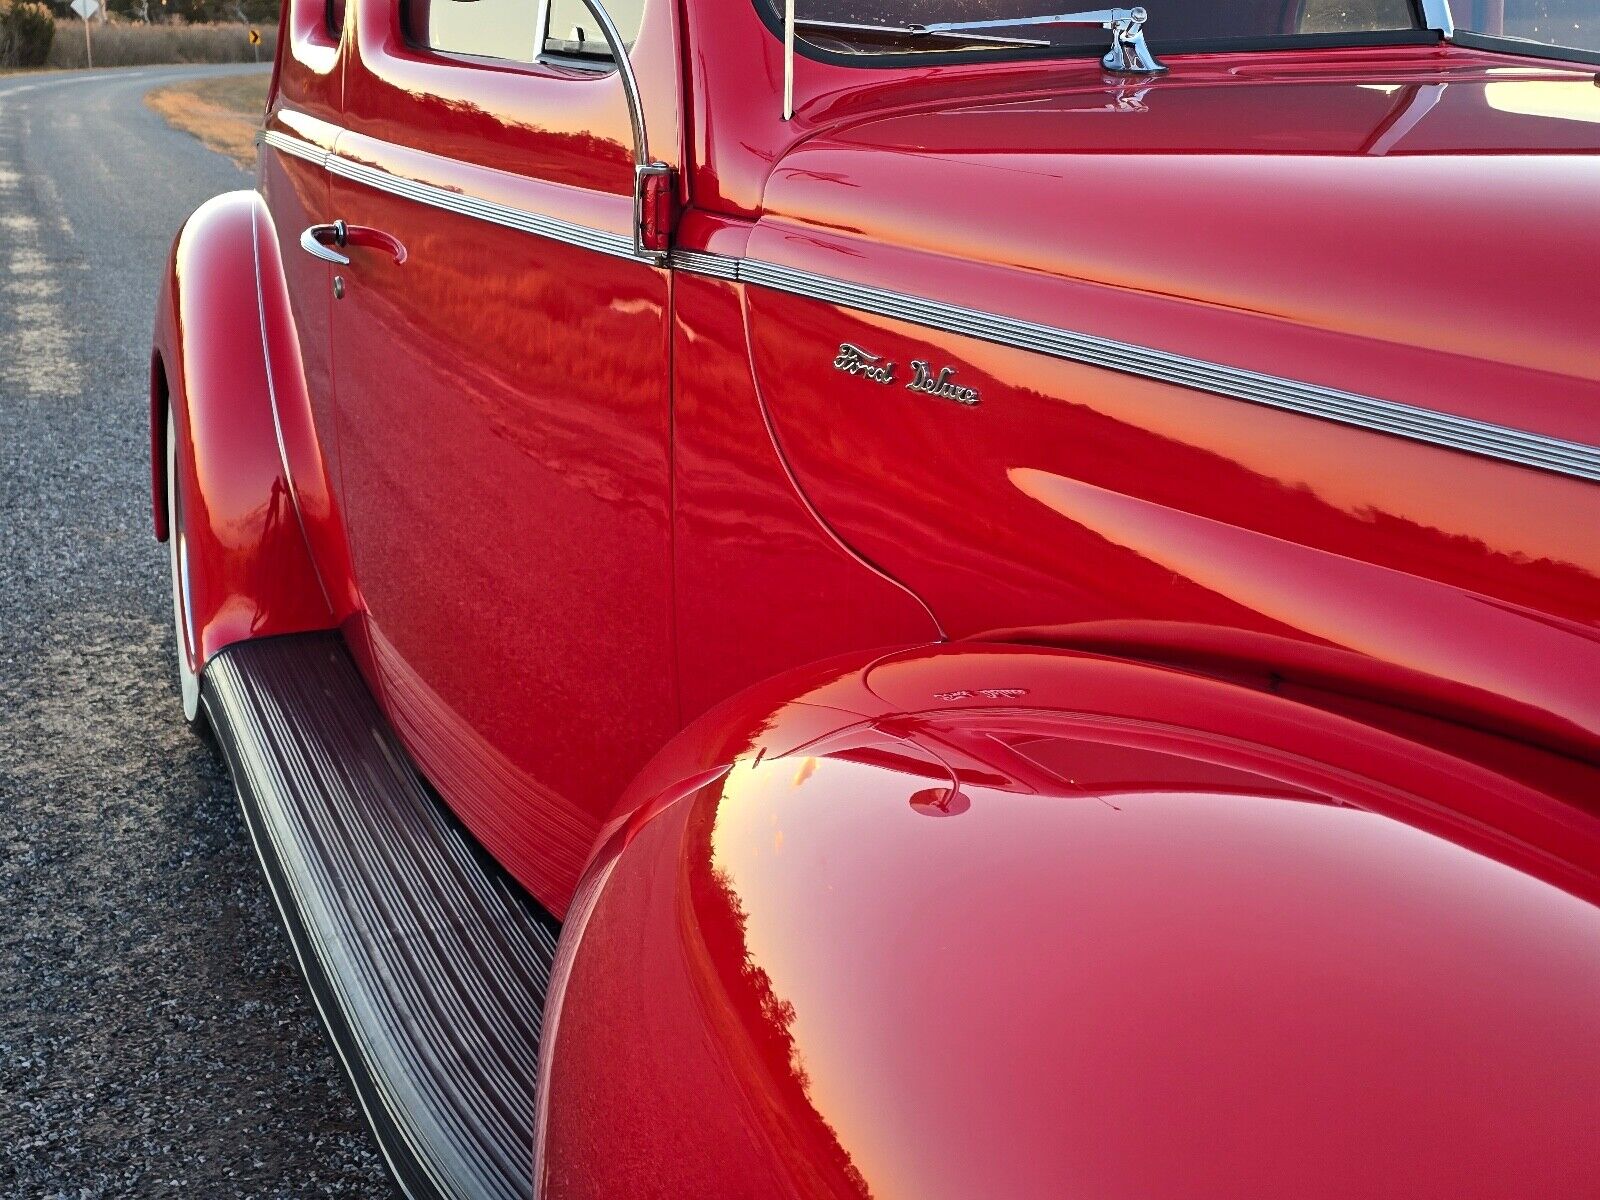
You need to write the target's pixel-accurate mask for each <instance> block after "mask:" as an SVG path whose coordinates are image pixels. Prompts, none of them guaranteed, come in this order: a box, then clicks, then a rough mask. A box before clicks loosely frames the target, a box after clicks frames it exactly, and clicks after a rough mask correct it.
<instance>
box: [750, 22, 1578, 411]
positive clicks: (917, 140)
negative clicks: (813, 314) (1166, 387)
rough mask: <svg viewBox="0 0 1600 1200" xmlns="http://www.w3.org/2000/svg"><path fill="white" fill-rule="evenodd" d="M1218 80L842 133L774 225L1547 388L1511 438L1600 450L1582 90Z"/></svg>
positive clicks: (1206, 67)
mask: <svg viewBox="0 0 1600 1200" xmlns="http://www.w3.org/2000/svg"><path fill="white" fill-rule="evenodd" d="M1227 61H1228V62H1229V63H1232V64H1233V65H1231V66H1222V65H1219V64H1220V62H1221V60H1217V59H1208V58H1205V57H1200V56H1192V57H1190V58H1188V59H1177V58H1175V59H1173V60H1172V61H1171V67H1172V69H1171V71H1170V73H1169V74H1168V75H1165V76H1162V77H1160V78H1158V79H1156V80H1154V81H1148V82H1147V81H1142V80H1141V81H1126V80H1124V81H1113V80H1111V79H1110V77H1106V76H1101V75H1099V74H1098V73H1095V74H1094V75H1093V76H1092V77H1091V76H1088V75H1087V74H1082V75H1079V76H1078V78H1079V79H1080V80H1082V82H1080V83H1071V82H1062V76H1063V75H1066V74H1068V72H1069V71H1076V70H1078V68H1077V67H1076V66H1072V67H1068V68H1063V66H1062V64H1053V67H1052V75H1051V78H1052V80H1053V82H1054V86H1052V87H1046V88H1042V89H1041V88H1038V87H1035V88H1033V89H1030V90H1019V89H1018V88H1017V87H1015V86H1014V85H1015V81H1014V80H1013V86H1011V87H1009V88H1008V91H1007V94H1005V95H1003V96H1001V95H993V94H990V95H976V94H970V93H969V94H966V95H962V94H951V95H943V96H938V95H934V96H932V97H931V98H928V99H924V100H921V101H912V100H911V99H910V97H909V96H907V97H905V98H904V101H905V107H902V108H899V109H898V110H897V111H893V112H885V111H883V109H882V108H880V109H879V110H878V111H877V112H876V113H861V112H858V113H854V114H850V113H844V112H839V113H837V114H836V115H835V118H834V120H833V122H832V124H831V125H829V126H828V127H826V128H825V129H823V131H821V132H819V133H817V134H815V135H813V136H811V137H809V138H806V139H805V140H803V141H802V142H801V143H799V144H798V145H797V146H796V147H795V148H794V149H793V150H791V151H790V152H789V153H788V154H787V155H786V156H784V157H783V158H782V159H781V160H780V161H779V163H778V164H777V165H776V167H775V169H774V171H773V173H772V175H771V177H770V180H769V182H768V187H767V191H766V196H765V201H764V207H765V212H766V213H767V219H768V221H769V222H770V223H774V224H776V225H777V226H779V227H783V226H786V225H799V226H806V227H809V228H810V229H812V230H825V231H828V232H829V233H830V234H834V235H837V236H839V237H840V238H845V239H848V238H851V237H860V238H861V239H862V241H863V242H864V243H871V244H875V245H883V246H889V247H904V248H905V249H907V250H908V251H911V252H913V253H915V252H917V251H925V252H931V253H934V254H938V255H941V256H947V257H950V258H955V259H959V260H962V262H963V263H964V264H971V265H992V266H995V267H1004V268H1021V269H1024V270H1026V271H1029V272H1036V273H1040V274H1043V275H1046V276H1052V277H1058V278H1061V279H1065V280H1071V281H1074V282H1080V283H1087V284H1090V285H1099V286H1103V287H1107V288H1113V289H1116V290H1117V291H1118V292H1119V293H1122V294H1123V295H1127V294H1129V293H1136V294H1140V295H1143V296H1148V297H1158V298H1161V299H1162V300H1176V301H1179V302H1190V303H1198V304H1202V305H1205V306H1209V307H1212V308H1214V309H1216V310H1218V311H1220V312H1225V313H1232V314H1239V315H1248V316H1257V317H1266V318H1269V319H1281V320H1284V321H1288V322H1293V323H1295V324H1297V325H1299V326H1302V327H1306V328H1310V329H1314V330H1317V331H1318V332H1319V333H1332V334H1343V335H1351V336H1355V337H1361V338H1370V339H1373V340H1374V341H1375V342H1387V343H1399V344H1402V345H1406V346H1412V347H1427V348H1429V349H1430V350H1431V351H1442V352H1445V353H1447V354H1459V355H1462V356H1465V357H1466V358H1467V359H1470V360H1474V361H1485V362H1491V363H1493V364H1495V365H1497V366H1500V367H1504V368H1507V369H1509V370H1511V371H1513V372H1520V371H1522V370H1533V371H1537V372H1539V373H1540V375H1541V376H1542V377H1543V378H1542V379H1541V380H1540V387H1539V388H1538V389H1537V390H1538V393H1539V394H1538V396H1537V397H1531V398H1530V400H1529V404H1528V411H1527V412H1526V413H1523V414H1520V415H1521V417H1522V419H1519V420H1517V421H1515V422H1513V423H1515V424H1518V425H1522V426H1524V427H1527V428H1533V429H1535V430H1537V431H1539V432H1545V433H1550V434H1552V435H1555V436H1562V437H1567V438H1569V439H1572V440H1577V441H1586V442H1590V443H1593V442H1595V441H1600V418H1597V414H1596V411H1595V410H1596V408H1597V407H1600V406H1597V405H1596V404H1595V403H1594V398H1595V393H1594V385H1595V383H1596V382H1597V378H1600V377H1597V370H1600V367H1597V363H1600V359H1597V357H1596V355H1595V354H1594V326H1593V315H1594V311H1595V309H1594V303H1593V301H1592V296H1593V276H1594V269H1595V266H1596V264H1597V263H1600V199H1597V197H1600V86H1596V82H1595V75H1594V72H1593V70H1592V69H1590V70H1583V71H1580V70H1578V69H1577V68H1572V67H1566V66H1562V65H1551V64H1544V65H1531V64H1529V63H1528V62H1527V61H1526V60H1519V59H1514V58H1507V57H1503V56H1493V55H1486V54H1481V53H1476V52H1469V51H1464V50H1458V49H1454V48H1448V47H1447V48H1429V49H1427V50H1425V51H1418V50H1410V51H1398V50H1389V51H1385V52H1382V53H1377V52H1371V51H1344V52H1339V53H1336V54H1327V55H1322V56H1320V57H1319V58H1317V59H1314V60H1311V59H1306V58H1303V57H1300V56H1295V57H1293V58H1292V59H1291V58H1288V57H1285V58H1283V59H1282V60H1281V61H1279V60H1275V59H1274V58H1273V56H1268V55H1258V56H1253V57H1252V58H1251V59H1249V60H1243V59H1241V58H1238V57H1235V58H1231V59H1229V60H1227ZM879 103H880V104H881V103H882V101H881V99H880V100H879ZM908 290H911V289H909V288H908ZM924 290H926V289H925V288H924ZM1586 297H1587V298H1589V299H1587V300H1585V299H1584V298H1586ZM1017 315H1023V316H1033V315H1034V314H1032V313H1019V314H1017ZM1124 332H1126V331H1124ZM1133 340H1145V339H1140V338H1135V339H1133ZM1171 348H1173V349H1179V350H1183V349H1187V348H1185V347H1171ZM1216 354H1217V352H1216V351H1215V350H1214V349H1213V351H1212V355H1211V356H1212V357H1215V356H1216ZM1388 394H1392V390H1391V391H1390V392H1389V393H1388ZM1490 415H1491V417H1494V416H1498V417H1499V418H1500V419H1502V420H1503V419H1504V414H1503V413H1502V414H1490Z"/></svg>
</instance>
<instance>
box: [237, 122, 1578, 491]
mask: <svg viewBox="0 0 1600 1200" xmlns="http://www.w3.org/2000/svg"><path fill="white" fill-rule="evenodd" d="M257 141H258V142H261V143H263V144H265V145H268V146H271V147H272V148H274V149H277V150H280V151H282V152H283V153H285V154H290V155H293V156H295V157H297V158H303V159H306V160H308V161H312V162H316V163H318V164H319V165H321V166H323V167H324V169H326V170H327V171H329V172H331V173H333V174H335V175H340V176H343V177H345V178H347V179H351V180H354V181H356V182H358V183H362V184H365V185H366V186H368V187H372V188H376V189H378V190H380V191H385V192H389V193H390V194H392V195H396V196H401V197H405V198H407V199H410V200H414V201H416V202H418V203H420V204H427V205H431V206H432V207H435V208H439V209H443V210H445V211H448V212H454V213H458V214H460V215H462V216H466V217H472V218H474V219H476V220H480V221H488V222H490V223H491V224H495V225H502V226H505V227H506V228H509V229H515V230H518V231H520V232H523V233H530V234H533V235H535V236H537V237H544V238H549V239H551V240H553V241H559V242H564V243H566V244H568V245H571V246H577V247H579V248H580V249H584V250H591V251H593V252H595V253H597V254H606V255H610V256H612V257H616V258H626V259H632V260H633V261H636V262H647V263H651V264H653V265H657V266H665V267H670V268H671V269H674V270H678V271H684V272H687V273H689V274H693V275H704V276H708V277H711V278H715V279H723V280H727V281H729V282H735V283H742V284H751V285H754V286H757V287H765V288H769V289H772V290H774V291H781V292H787V293H789V294H791V295H795V296H803V297H806V298H808V299H813V300H820V301H822V302H824V303H827V304H835V305H838V306H839V307H841V308H850V309H854V310H855V311H857V312H867V313H874V314H876V315H879V316H885V317H890V318H892V319H894V320H899V321H906V322H908V323H911V324H914V325H920V326H922V327H923V328H925V329H937V330H941V331H943V332H946V333H954V334H957V335H959V336H962V337H971V338H976V339H978V340H980V341H986V342H992V343H994V344H996V345H1002V346H1012V347H1015V348H1017V349H1020V350H1031V351H1033V352H1035V353H1038V354H1044V355H1047V356H1049V357H1051V358H1058V359H1062V360H1065V361H1069V362H1078V363H1083V364H1085V365H1087V366H1094V367H1102V368H1104V369H1106V370H1110V371H1118V372H1121V373H1122V374H1125V375H1134V376H1138V377H1140V378H1145V379H1153V380H1156V381H1157V382H1161V383H1170V384H1174V385H1176V386H1178V387H1184V388H1189V389H1191V390H1193V391H1199V392H1207V393H1210V394H1211V395H1215V396H1227V397H1229V398H1231V399H1235V400H1243V401H1246V402H1248V403H1251V404H1260V405H1263V406H1265V407H1268V408H1276V409H1281V410H1283V411H1285V412H1295V413H1300V414H1302V415H1304V416H1311V417H1316V418H1318V419H1320V420H1324V421H1333V422H1336V423H1338V424H1342V425H1350V426H1354V427H1356V428H1359V429H1368V430H1372V431H1374V432H1377V433H1385V434H1389V435H1391V436H1394V437H1403V438H1407V439H1409V440H1411V441H1415V442H1422V443H1425V444H1428V445H1433V446H1442V447H1445V448H1447V449H1451V450H1459V451H1462V452H1463V453H1467V454H1475V455H1478V456H1479V457H1481V458H1492V459H1497V460H1499V461H1501V462H1509V463H1515V464H1516V465H1518V466H1523V467H1530V468H1532V469H1534V470H1539V471H1548V472H1551V473H1553V474H1557V475H1566V476H1569V477H1571V478H1574V479H1584V480H1588V481H1591V482H1600V447H1596V446H1591V445H1587V444H1584V443H1582V442H1573V441H1568V440H1565V439H1562V438H1555V437H1548V436H1546V435H1544V434H1538V433H1533V432H1530V431H1528V430H1523V429H1515V428H1512V427H1510V426H1504V425H1496V424H1492V423H1490V422H1487V421H1478V420H1474V419H1472V418H1470V417H1461V416H1456V415H1455V414H1453V413H1445V412H1439V411H1436V410H1434V409H1428V408H1420V407H1417V406H1415V405H1410V404H1403V403H1400V402H1398V401H1394V400H1382V399H1379V398H1377V397H1374V396H1363V395H1359V394H1357V393H1354V392H1346V391H1342V390H1340V389H1338V388H1331V387H1324V386H1322V385H1320V384H1314V383H1305V382H1302V381H1300V380H1294V379H1286V378H1282V377H1280V376H1274V375H1266V374H1263V373H1261V372H1259V371H1251V370H1247V369H1245V368H1242V367H1230V366H1227V365H1226V364H1223V363H1216V362H1209V361H1206V360H1203V359H1196V358H1188V357H1186V356H1184V355H1181V354H1173V353H1170V352H1168V351H1165V350H1157V349H1154V348H1152V347H1147V346H1139V345H1135V344H1133V343H1131V342H1122V341H1116V340H1114V339H1111V338H1104V337H1100V336H1098V335H1095V334H1088V333H1080V332H1076V331H1073V330H1070V329H1062V328H1059V327H1056V326H1051V325H1042V324H1039V323H1037V322H1033V321H1025V320H1021V319H1019V318H1016V317H1008V316H1005V315H1004V314H1001V313H993V312H986V311H983V310H980V309H974V308H966V307H963V306H961V305H955V304H947V303H944V302H942V301H938V300H930V299H926V298H924V297H920V296H913V295H909V294H906V293H903V292H893V291H888V290H886V289H883V288H877V287H872V286H869V285H865V284H859V283H852V282H850V281H849V280H844V279H837V278H833V277H831V276H826V275H818V274H815V273H813V272H810V271H801V270H797V269H796V268H793V267H788V266H783V265H781V264H778V263H768V262H762V261H761V260H759V259H753V258H736V257H732V256H729V255H724V254H712V253H709V252H707V251H702V250H672V251H670V252H664V251H647V252H646V253H644V254H641V253H640V252H639V250H638V248H637V237H635V238H629V237H627V236H625V235H623V234H619V233H612V232H610V231H608V230H603V229H594V228H592V227H590V226H586V225H578V224H575V223H573V222H570V221H563V220H560V219H558V218H555V217H550V216H545V215H544V214H542V213H534V212H528V211H525V210H523V209H518V208H512V207H510V206H509V205H504V204H499V203H496V202H494V201H490V200H483V199H480V198H478V197H475V196H468V195H465V194H463V193H461V192H457V191H449V190H447V189H445V188H441V187H436V186H434V185H432V184H426V183H421V182H419V181H417V180H413V179H406V178H403V177H401V176H397V175H391V174H389V173H388V172H387V171H383V170H380V169H378V168H376V167H371V166H368V165H366V164H365V163H358V162H355V161H353V160H351V159H347V158H343V157H341V156H339V155H337V154H332V153H329V152H327V151H323V150H321V149H319V148H318V147H314V146H311V145H309V144H308V143H305V142H300V141H298V140H297V139H295V138H292V137H289V136H287V135H284V134H280V133H264V134H258V135H257ZM646 165H647V166H648V165H649V164H646ZM308 249H309V248H308Z"/></svg>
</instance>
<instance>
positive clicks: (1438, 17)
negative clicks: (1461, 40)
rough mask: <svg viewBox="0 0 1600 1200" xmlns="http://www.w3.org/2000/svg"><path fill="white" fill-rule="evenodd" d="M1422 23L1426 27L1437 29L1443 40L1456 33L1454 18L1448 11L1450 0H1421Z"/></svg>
mask: <svg viewBox="0 0 1600 1200" xmlns="http://www.w3.org/2000/svg"><path fill="white" fill-rule="evenodd" d="M1421 6H1422V24H1423V27H1424V28H1426V29H1437V30H1438V31H1439V34H1440V36H1441V37H1443V38H1444V40H1445V41H1447V42H1448V41H1449V40H1450V39H1451V38H1453V37H1455V35H1456V22H1455V18H1454V17H1453V16H1452V15H1451V13H1450V0H1421Z"/></svg>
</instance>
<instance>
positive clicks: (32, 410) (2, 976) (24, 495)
mask: <svg viewBox="0 0 1600 1200" xmlns="http://www.w3.org/2000/svg"><path fill="white" fill-rule="evenodd" d="M240 69H243V70H254V69H257V68H251V67H246V68H227V67H147V68H136V69H129V70H119V71H97V72H72V73H62V74H45V75H20V76H6V77H0V420H3V424H0V1197H3V1198H5V1200H11V1198H13V1197H17V1198H21V1197H27V1198H28V1200H43V1198H58V1197H61V1198H64V1197H70V1198H72V1200H80V1198H87V1197H102V1196H118V1197H120V1196H139V1197H144V1196H179V1195H181V1196H192V1197H231V1196H263V1197H266V1196H285V1197H287V1196H295V1197H302V1196H384V1197H390V1196H394V1195H395V1194H396V1193H395V1192H394V1190H393V1188H392V1187H391V1185H390V1184H389V1182H388V1180H387V1176H386V1175H385V1173H384V1169H383V1166H382V1161H381V1159H380V1158H379V1156H378V1153H377V1151H376V1149H375V1148H374V1146H373V1144H372V1142H371V1139H370V1138H369V1137H368V1135H367V1132H366V1130H365V1127H364V1126H363V1125H362V1123H361V1120H360V1117H359V1115H358V1113H357V1111H356V1109H355V1107H354V1104H353V1102H352V1100H351V1098H350V1095H349V1093H348V1091H347V1088H346V1084H345V1081H344V1079H343V1077H342V1075H341V1073H340V1070H339V1067H338V1065H337V1061H336V1059H335V1058H334V1056H333V1053H332V1051H331V1049H330V1048H329V1046H328V1044H327V1042H326V1040H325V1038H324V1036H323V1032H322V1028H321V1026H320V1024H319V1023H318V1020H317V1017H316V1013H315V1011H314V1010H313V1008H312V1006H311V1002H310V1000H309V999H308V998H307V995H306V993H305V991H304V987H303V984H302V982H301V979H300V976H299V974H298V972H297V969H296V967H295V965H294V962H293V959H292V957H291V954H290V951H289V946H288V942H287V940H286V937H285V935H284V933H283V931H282V929H281V928H280V927H279V924H278V919H277V914H276V912H275V911H274V909H273V907H272V901H271V898H270V896H269V895H268V893H267V889H266V885H265V883H264V881H263V879H262V876H261V873H260V868H259V867H258V866H257V864H256V861H255V858H254V856H253V853H252V851H251V850H250V845H249V839H248V837H247V835H246V833H245V829H244V826H243V824H242V822H241V819H240V816H239V812H238V808H237V805H236V802H235V800H234V796H233V791H232V788H231V786H230V784H229V782H228V779H227V776H226V773H225V772H224V770H223V768H222V766H221V764H220V763H219V762H218V760H217V759H216V757H215V756H214V753H213V751H212V750H211V748H210V747H209V746H208V745H207V744H206V743H205V742H203V741H201V740H200V739H198V738H197V737H196V736H195V735H194V734H192V733H191V732H190V731H189V730H188V728H187V727H186V726H185V724H184V723H183V720H182V715H181V711H180V708H179V702H178V692H177V685H176V682H175V679H174V677H173V651H172V628H171V619H172V618H171V608H170V600H169V593H168V583H167V563H166V550H165V547H163V546H161V545H160V544H158V543H157V542H155V541H154V540H153V538H152V536H151V532H150V517H149V446H148V442H147V434H146V422H147V419H148V418H147V415H146V412H147V410H146V404H147V399H146V397H147V392H148V387H147V383H146V370H147V362H148V356H149V347H150V325H151V317H152V313H153V311H154V302H155V294H156V287H157V284H158V280H159V278H160V273H161V270H162V267H163V264H164V261H165V258H166V253H167V249H168V247H169V245H170V243H171V240H172V236H173V234H174V232H175V231H176V230H177V227H178V226H179V224H180V223H181V222H182V220H183V218H184V217H185V216H186V215H187V214H188V213H189V212H190V211H191V210H192V209H194V208H195V207H196V206H197V205H198V204H199V203H200V202H201V201H203V200H204V199H206V197H208V196H211V195H213V194H215V193H217V192H222V191H227V190H229V189H233V188H239V187H247V186H249V185H250V180H249V178H248V177H247V176H246V175H245V174H244V173H243V172H241V171H240V170H239V169H238V168H237V167H236V166H234V165H233V164H232V163H231V162H229V161H228V160H227V159H225V158H223V157H221V156H219V155H216V154H213V153H211V152H210V151H208V150H206V149H204V148H203V147H202V146H201V145H200V144H199V143H198V142H197V141H195V140H193V139H192V138H190V137H189V136H188V135H187V134H182V133H178V132H176V131H174V130H171V129H169V128H168V127H167V126H166V125H165V124H164V123H163V122H162V121H161V120H160V118H158V117H157V116H155V114H154V113H152V112H150V111H149V110H148V109H147V108H146V107H145V105H144V104H143V102H142V96H143V93H144V92H145V91H147V90H148V89H149V88H151V87H153V86H156V85H158V84H161V83H165V82H170V81H175V80H180V79H185V78H194V77H198V76H201V75H205V74H213V73H223V72H228V71H231V70H240Z"/></svg>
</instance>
